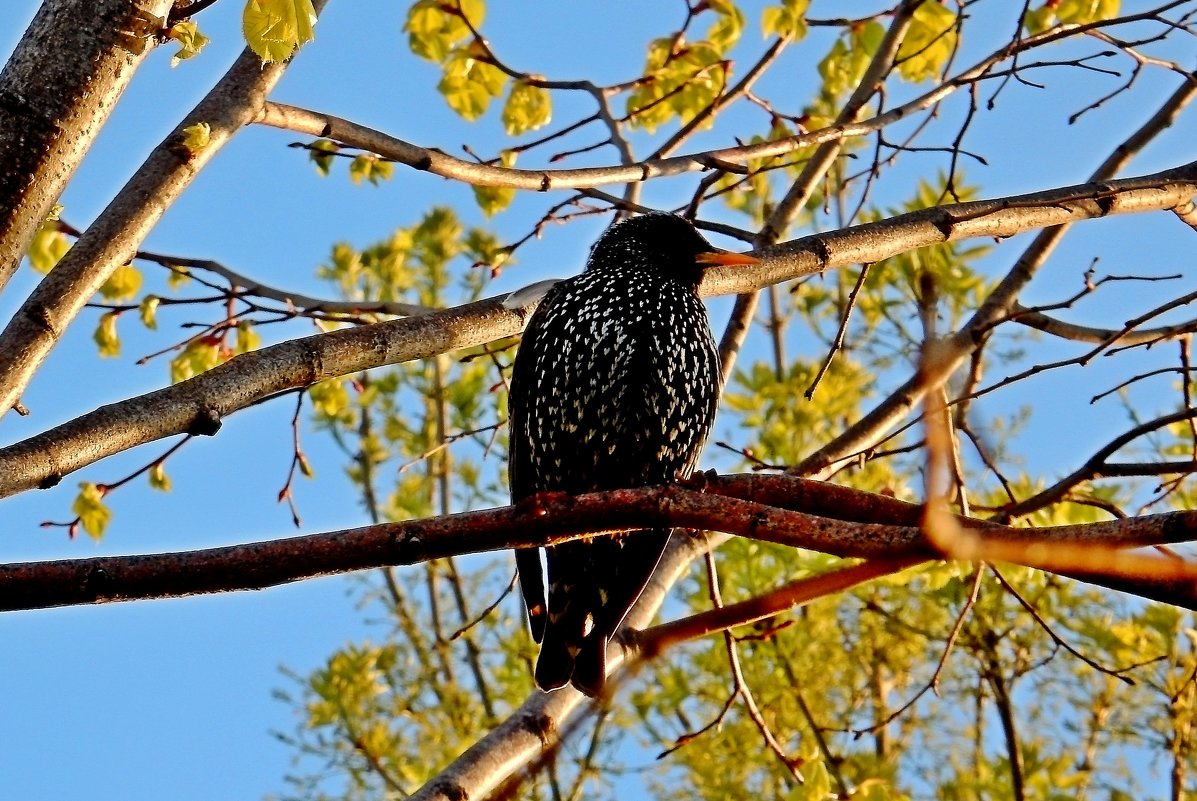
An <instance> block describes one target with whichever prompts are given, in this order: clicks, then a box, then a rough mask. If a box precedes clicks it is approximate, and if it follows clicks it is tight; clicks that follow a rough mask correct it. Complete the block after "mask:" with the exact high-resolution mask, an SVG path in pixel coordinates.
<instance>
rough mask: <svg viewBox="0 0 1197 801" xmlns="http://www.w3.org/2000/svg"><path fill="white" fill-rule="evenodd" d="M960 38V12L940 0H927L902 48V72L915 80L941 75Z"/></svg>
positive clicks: (906, 77) (899, 58) (914, 19)
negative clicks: (957, 19) (935, 1)
mask: <svg viewBox="0 0 1197 801" xmlns="http://www.w3.org/2000/svg"><path fill="white" fill-rule="evenodd" d="M956 39H957V35H956V14H955V13H954V12H952V11H950V10H949V9H947V8H944V7H943V6H941V5H940V4H939V3H934V2H928V3H923V4H922V5H920V6H919V7H918V9H917V10H916V11H915V12H914V18H913V19H912V20H911V23H910V30H909V31H907V33H906V38H905V39H903V40H902V46H901V47H899V48H898V74H900V75H901V76H902V77H903V78H905V79H906V80H908V81H910V82H911V83H918V82H919V81H925V80H928V79H930V78H936V77H938V76H939V72H940V70H941V69H943V66H944V64H946V63H947V62H948V58H949V57H951V55H952V52H953V51H954V50H955V49H956Z"/></svg>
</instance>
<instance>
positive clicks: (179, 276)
mask: <svg viewBox="0 0 1197 801" xmlns="http://www.w3.org/2000/svg"><path fill="white" fill-rule="evenodd" d="M190 280H191V271H190V270H189V269H187V268H186V267H180V266H178V265H172V266H171V268H170V275H168V276H167V277H166V285H167V286H168V287H170V288H171V289H173V290H175V291H176V292H177V291H178V290H179V288H180V287H182V286H183V285H184V284H186V283H187V282H188V281H190Z"/></svg>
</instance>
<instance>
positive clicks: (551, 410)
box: [508, 214, 756, 696]
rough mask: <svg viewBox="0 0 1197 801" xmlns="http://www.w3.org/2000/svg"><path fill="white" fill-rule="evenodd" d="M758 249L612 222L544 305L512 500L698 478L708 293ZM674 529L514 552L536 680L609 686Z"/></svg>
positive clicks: (535, 330) (517, 428)
mask: <svg viewBox="0 0 1197 801" xmlns="http://www.w3.org/2000/svg"><path fill="white" fill-rule="evenodd" d="M755 262H756V259H753V258H752V257H749V256H741V255H739V254H735V253H727V252H724V251H721V250H718V249H717V248H714V247H712V246H711V244H710V243H709V242H707V241H706V240H705V239H704V238H703V237H702V235H701V234H699V233H698V231H697V230H695V228H694V226H692V225H691V224H690V223H689V222H687V221H686V220H684V219H682V218H681V217H675V216H673V215H671V214H649V215H645V216H641V217H634V218H630V219H627V220H624V221H622V222H618V223H616V224H615V225H613V226H611V227H610V228H609V229H607V231H606V232H605V233H604V234H603V235H602V237H600V238H599V240H598V242H597V243H595V245H594V247H593V248H592V249H591V251H590V258H589V260H588V261H587V263H586V269H585V271H584V272H583V273H582V274H581V275H578V276H576V277H574V278H571V279H569V280H566V281H562V282H561V283H559V284H557V285H556V286H554V287H553V288H552V289H551V290H550V291H549V293H548V294H547V295H546V296H545V298H544V300H543V301H542V302H541V304H540V306H539V308H538V309H537V310H536V312H535V313H534V314H533V315H532V319H531V320H530V321H529V323H528V327H527V330H526V331H525V332H524V336H523V340H522V342H521V344H520V348H519V351H518V353H517V354H516V358H515V367H514V369H513V371H512V376H511V392H510V397H509V401H508V407H509V415H510V426H511V446H510V461H509V465H508V467H509V471H510V479H511V496H512V502H513V503H514V502H518V501H520V500H522V499H524V498H527V497H529V496H531V495H534V494H535V493H537V492H545V491H554V492H566V493H569V494H571V495H576V494H580V493H585V492H598V491H602V490H613V489H625V488H633V487H643V486H651V485H655V484H666V483H669V482H672V481H676V480H679V479H685V478H688V477H689V476H690V473H691V471H693V469H694V466H695V463H696V462H697V461H698V456H699V452H700V451H701V450H702V447H703V444H704V443H705V441H706V438H707V435H708V433H709V432H710V430H711V424H712V422H713V421H714V418H715V409H716V405H717V403H718V398H719V389H720V383H721V375H720V369H719V354H718V351H717V349H716V347H715V341H714V339H713V338H712V336H711V329H710V325H709V324H708V322H707V313H706V309H705V308H704V307H703V305H702V301H701V300H699V297H698V292H697V289H698V284H699V281H700V280H701V279H702V274H703V270H704V269H705V267H706V266H707V265H710V264H751V263H755ZM669 535H670V530H669V529H656V528H654V529H645V530H636V531H627V532H622V533H620V534H617V535H604V536H598V537H592V538H590V539H586V540H575V541H572V542H567V543H563V544H561V545H557V546H552V547H549V548H546V549H544V562H543V568H547V571H548V589H547V597H546V590H545V582H544V578H545V576H544V570H543V569H542V562H541V549H536V548H529V549H520V550H517V551H516V552H515V557H516V567H517V569H518V571H519V578H520V586H521V588H522V590H523V595H524V603H525V605H526V607H527V610H528V622H529V625H530V627H531V629H532V637H533V638H534V639H535V640H536V641H537V642H538V643H540V656H539V658H538V659H537V661H536V671H535V677H536V684H537V685H538V686H539V687H540V688H541V689H543V690H552V689H556V688H558V687H562V686H564V685H566V684H567V683H571V682H572V683H573V685H574V686H575V687H576V688H578V689H579V690H581V691H582V692H584V693H586V694H587V695H591V696H594V695H597V694H598V693H599V692H601V690H602V687H603V680H604V678H605V675H606V667H605V658H606V649H607V642H608V640H610V638H611V637H612V636H614V635H615V633H616V631H617V630H618V629H619V626H620V623H622V622H623V619H624V617H625V616H626V615H627V613H628V610H629V609H630V608H631V606H632V604H634V603H635V602H636V599H637V598H638V597H639V596H640V593H641V592H642V591H643V590H644V587H645V585H646V584H647V583H648V580H649V577H650V576H651V575H652V572H653V570H654V569H655V568H656V566H657V562H658V561H659V560H660V558H661V554H662V553H663V552H664V550H665V544H666V542H667V541H668V539H669Z"/></svg>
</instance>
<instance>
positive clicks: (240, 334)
mask: <svg viewBox="0 0 1197 801" xmlns="http://www.w3.org/2000/svg"><path fill="white" fill-rule="evenodd" d="M261 345H262V337H260V336H259V335H258V332H257V331H255V330H254V327H253V325H251V324H250V323H248V322H246V321H245V320H242V321H241V322H239V323H237V340H236V344H235V345H234V346H233V352H234V353H237V354H241V353H249V352H250V351H251V350H255V349H257V348H259V347H261Z"/></svg>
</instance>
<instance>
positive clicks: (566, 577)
mask: <svg viewBox="0 0 1197 801" xmlns="http://www.w3.org/2000/svg"><path fill="white" fill-rule="evenodd" d="M669 533H670V532H669V529H651V530H647V531H632V532H628V533H626V534H624V535H621V536H619V537H596V538H594V539H591V540H577V541H574V542H567V543H564V544H562V545H558V546H555V547H552V548H550V549H548V554H547V559H546V562H547V564H548V567H549V571H548V572H549V576H548V578H549V588H548V589H549V592H548V609H549V614H548V615H547V616H546V617H547V621H546V623H545V629H544V638H543V640H542V641H541V644H540V656H539V657H538V658H537V660H536V673H535V676H536V684H537V686H538V687H540V688H541V689H542V690H555V689H557V688H558V687H564V686H565V685H566V684H569V683H570V682H572V683H573V685H574V686H575V687H577V688H578V689H579V690H581V691H582V692H583V693H585V694H586V695H589V696H591V697H594V696H596V695H598V694H599V693H601V692H602V690H603V682H604V679H605V678H606V674H607V643H608V642H609V641H610V639H611V638H612V637H613V636H615V632H616V631H617V630H618V629H619V626H620V624H621V623H622V622H623V619H624V617H626V616H627V613H628V610H629V609H630V608H631V607H632V605H633V604H634V603H635V602H636V599H637V598H639V597H640V593H641V592H643V590H644V587H645V585H646V584H647V583H648V580H649V578H650V577H651V576H652V574H653V571H654V570H655V569H656V567H657V562H658V561H659V560H660V558H661V554H662V553H663V552H664V550H665V545H666V543H667V542H668V540H669Z"/></svg>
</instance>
